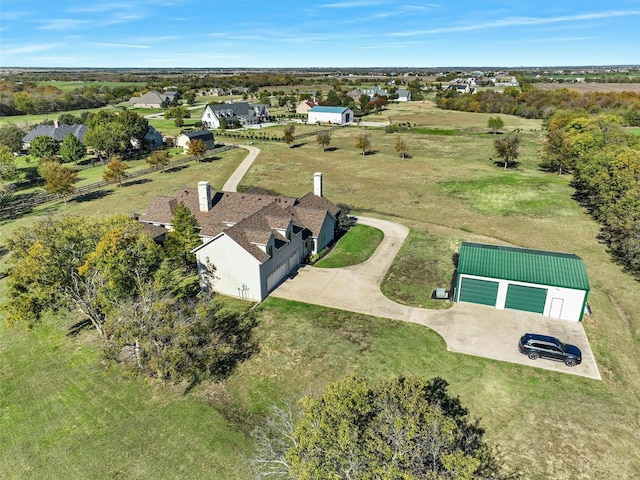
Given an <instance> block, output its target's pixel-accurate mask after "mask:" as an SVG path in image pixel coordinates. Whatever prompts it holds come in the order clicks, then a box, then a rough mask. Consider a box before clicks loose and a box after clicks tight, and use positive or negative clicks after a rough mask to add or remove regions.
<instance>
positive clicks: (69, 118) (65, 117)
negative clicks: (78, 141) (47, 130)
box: [58, 113, 82, 125]
mask: <svg viewBox="0 0 640 480" xmlns="http://www.w3.org/2000/svg"><path fill="white" fill-rule="evenodd" d="M58 123H59V124H60V125H81V124H82V119H81V118H80V117H77V116H75V115H74V114H72V113H61V114H60V115H59V116H58Z"/></svg>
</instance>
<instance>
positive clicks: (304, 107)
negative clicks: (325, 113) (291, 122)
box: [296, 98, 318, 114]
mask: <svg viewBox="0 0 640 480" xmlns="http://www.w3.org/2000/svg"><path fill="white" fill-rule="evenodd" d="M317 104H318V102H316V101H315V99H312V98H309V99H307V100H304V101H302V102H300V103H299V104H298V106H296V113H301V114H306V113H309V110H311V109H312V108H313V107H315V106H316V105H317Z"/></svg>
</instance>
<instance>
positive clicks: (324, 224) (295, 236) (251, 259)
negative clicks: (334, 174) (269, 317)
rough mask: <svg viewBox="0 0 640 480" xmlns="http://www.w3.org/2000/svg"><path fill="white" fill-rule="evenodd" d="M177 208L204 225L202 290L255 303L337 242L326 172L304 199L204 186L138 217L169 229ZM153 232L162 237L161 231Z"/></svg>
mask: <svg viewBox="0 0 640 480" xmlns="http://www.w3.org/2000/svg"><path fill="white" fill-rule="evenodd" d="M178 204H183V205H184V206H186V207H187V208H188V209H189V210H190V211H191V213H192V214H193V215H194V216H195V218H196V220H197V222H198V225H199V227H200V237H201V239H202V245H200V246H198V247H197V248H195V249H194V250H193V252H194V253H195V255H196V259H197V261H198V270H199V273H200V286H201V288H202V289H203V290H205V291H206V290H214V291H216V292H218V293H222V294H224V295H230V296H238V297H240V298H242V299H246V300H253V301H261V300H264V299H265V298H266V297H267V295H268V294H269V292H271V291H272V290H273V289H274V288H275V287H276V286H277V285H278V284H279V283H280V282H281V281H282V280H283V279H284V278H286V277H287V275H289V274H290V273H291V272H293V271H295V270H296V269H297V268H298V266H299V265H300V264H301V263H302V262H303V261H304V259H305V258H306V257H308V256H309V255H311V254H315V253H317V252H319V251H320V250H322V249H323V248H324V247H326V246H327V245H328V244H329V243H330V242H331V241H332V240H333V238H334V232H335V226H336V218H337V216H338V212H339V209H338V208H337V207H336V206H335V205H334V204H333V203H332V202H331V201H329V200H328V199H327V198H325V197H323V195H322V174H321V173H316V174H314V191H313V193H308V194H306V195H304V196H303V197H301V198H291V197H281V196H274V195H267V194H264V193H251V192H247V193H236V192H222V191H216V190H213V189H212V188H211V186H210V185H209V183H208V182H199V183H198V188H197V190H196V189H183V190H181V191H180V192H178V194H177V196H176V197H166V196H158V197H156V198H154V199H153V201H152V202H151V204H150V205H149V208H148V209H147V211H146V213H145V214H143V215H139V216H137V217H136V218H137V219H138V220H139V221H140V222H143V223H145V224H148V225H153V226H155V227H164V228H165V229H166V230H167V231H168V230H170V229H171V222H172V221H173V214H174V211H175V208H176V206H177V205H178ZM151 234H152V235H153V236H154V237H156V238H159V237H160V234H161V231H158V230H154V231H153V232H151Z"/></svg>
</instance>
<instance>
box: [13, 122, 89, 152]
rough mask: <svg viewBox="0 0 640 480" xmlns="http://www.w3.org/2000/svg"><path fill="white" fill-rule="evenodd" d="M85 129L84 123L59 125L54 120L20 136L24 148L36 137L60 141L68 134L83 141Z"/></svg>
mask: <svg viewBox="0 0 640 480" xmlns="http://www.w3.org/2000/svg"><path fill="white" fill-rule="evenodd" d="M87 130H88V128H87V126H86V125H78V124H76V125H59V124H58V122H57V121H56V122H54V124H53V125H38V126H37V127H36V128H34V129H33V130H31V131H29V132H28V133H27V134H26V135H25V136H24V137H22V143H23V145H24V148H29V146H30V145H31V141H32V140H33V139H34V138H36V137H51V138H54V139H56V140H58V141H59V142H62V141H64V139H65V138H66V137H67V135H68V134H71V135H73V136H74V137H76V138H77V139H78V140H80V142H82V143H84V134H85V133H87Z"/></svg>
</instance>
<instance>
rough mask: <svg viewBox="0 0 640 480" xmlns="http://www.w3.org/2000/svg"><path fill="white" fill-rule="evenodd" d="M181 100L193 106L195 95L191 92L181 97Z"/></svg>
mask: <svg viewBox="0 0 640 480" xmlns="http://www.w3.org/2000/svg"><path fill="white" fill-rule="evenodd" d="M183 98H184V99H185V100H186V101H187V103H188V104H189V105H193V104H194V103H196V94H195V92H193V91H189V92H187V93H185V94H184V95H183Z"/></svg>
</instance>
